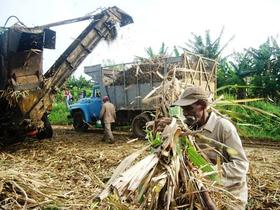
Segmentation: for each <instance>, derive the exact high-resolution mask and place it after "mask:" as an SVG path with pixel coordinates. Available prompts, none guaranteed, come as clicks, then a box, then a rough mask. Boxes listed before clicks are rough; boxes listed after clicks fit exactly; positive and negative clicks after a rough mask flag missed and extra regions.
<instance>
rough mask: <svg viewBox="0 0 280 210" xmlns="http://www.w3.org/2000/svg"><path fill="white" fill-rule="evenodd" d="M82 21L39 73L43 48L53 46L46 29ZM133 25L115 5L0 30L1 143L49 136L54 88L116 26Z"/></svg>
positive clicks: (111, 34) (113, 34)
mask: <svg viewBox="0 0 280 210" xmlns="http://www.w3.org/2000/svg"><path fill="white" fill-rule="evenodd" d="M83 20H91V22H90V23H89V25H88V26H87V27H86V28H85V29H84V30H83V31H82V33H81V34H80V35H79V36H78V37H77V38H76V39H75V40H74V41H73V42H72V43H71V45H70V46H69V47H68V48H67V49H66V50H65V51H64V52H63V53H62V55H61V56H60V57H59V58H58V59H57V60H56V61H55V63H54V64H53V65H52V66H51V67H50V68H49V69H48V71H46V73H45V74H43V67H42V60H43V48H49V49H54V48H55V35H56V34H55V31H53V30H50V29H49V28H50V27H54V26H58V25H62V24H68V23H73V22H78V21H83ZM130 23H133V19H132V17H131V16H129V15H128V14H127V13H125V12H124V11H122V10H120V9H119V8H118V7H110V8H107V9H105V10H102V11H101V12H100V13H97V14H94V15H88V16H84V17H80V18H75V19H70V20H65V21H60V22H56V23H52V24H47V25H43V26H38V27H33V28H28V27H25V26H23V25H22V24H21V25H19V24H16V25H14V26H13V27H9V28H8V27H1V28H0V91H1V92H0V140H1V141H0V143H1V144H3V143H4V142H5V143H6V142H7V143H8V142H11V141H18V140H21V139H23V138H25V137H26V136H28V135H35V136H37V138H39V139H44V138H51V137H52V135H53V132H52V127H51V125H50V123H49V120H48V113H49V112H50V110H51V106H52V103H53V100H54V96H55V94H56V93H57V90H58V89H59V88H60V87H62V85H63V84H64V82H65V81H66V80H67V78H69V77H70V76H71V74H72V73H73V72H74V71H75V70H76V69H77V68H78V66H79V65H80V64H81V63H82V61H83V60H84V59H85V58H86V57H87V56H88V55H89V54H90V53H91V52H92V50H93V49H94V48H95V47H96V46H97V44H98V43H99V42H100V41H101V40H102V39H105V40H107V41H110V40H113V39H114V38H115V37H116V34H117V33H116V32H117V31H116V25H117V24H119V25H120V27H122V26H125V25H127V24H130Z"/></svg>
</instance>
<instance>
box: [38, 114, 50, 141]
mask: <svg viewBox="0 0 280 210" xmlns="http://www.w3.org/2000/svg"><path fill="white" fill-rule="evenodd" d="M42 121H43V122H44V128H42V129H41V130H40V131H39V132H38V133H37V135H36V136H37V138H38V139H40V140H41V139H49V138H52V136H53V129H52V126H51V123H50V121H49V118H48V115H47V114H46V113H45V114H44V115H43V117H42Z"/></svg>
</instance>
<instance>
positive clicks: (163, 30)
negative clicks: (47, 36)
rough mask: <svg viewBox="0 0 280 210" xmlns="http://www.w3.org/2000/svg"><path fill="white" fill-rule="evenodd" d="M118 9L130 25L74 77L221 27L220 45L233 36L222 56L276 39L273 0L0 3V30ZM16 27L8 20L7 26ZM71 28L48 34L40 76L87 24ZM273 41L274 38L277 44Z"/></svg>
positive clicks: (276, 11)
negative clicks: (52, 44) (51, 46)
mask: <svg viewBox="0 0 280 210" xmlns="http://www.w3.org/2000/svg"><path fill="white" fill-rule="evenodd" d="M109 6H118V7H119V8H121V9H122V10H124V11H125V12H127V13H128V14H130V15H131V16H132V17H133V19H134V24H131V25H128V26H126V27H123V28H120V29H119V31H118V38H117V40H116V41H114V42H113V43H111V44H110V45H108V44H107V43H105V42H102V43H100V44H99V45H98V46H97V48H96V49H95V50H94V51H93V52H92V54H91V55H90V56H88V58H87V59H86V60H85V61H84V62H83V63H82V64H81V66H80V67H79V69H78V70H77V71H76V72H75V75H76V76H78V75H80V74H81V73H82V72H83V67H84V66H86V65H94V64H99V63H103V62H104V61H105V60H107V59H110V60H113V61H114V62H115V63H121V62H129V61H132V60H133V58H134V56H136V55H137V56H146V54H145V48H147V47H149V46H151V47H152V48H153V49H155V50H156V51H158V49H159V48H160V45H161V43H162V42H165V44H166V45H167V46H168V47H169V49H170V50H171V49H172V48H173V46H174V45H176V46H184V43H185V42H186V41H187V40H188V39H189V38H191V33H192V32H193V33H195V34H200V35H204V33H205V31H206V30H210V34H211V35H212V37H213V38H216V37H217V36H218V35H219V32H220V31H221V29H222V27H223V26H224V27H225V31H224V36H223V40H222V41H223V42H224V43H225V42H226V41H227V40H229V39H230V37H232V36H233V35H235V38H234V40H233V41H232V42H231V43H230V45H229V47H228V48H227V51H226V52H225V53H227V54H230V53H232V52H233V51H242V49H244V48H248V47H258V46H259V45H260V44H261V43H263V42H264V41H266V39H267V38H268V37H269V36H274V37H276V36H278V34H279V30H280V28H279V20H280V12H279V9H280V1H279V0H192V1H189V0H181V1H180V0H172V1H168V0H166V1H163V0H0V14H1V16H0V25H1V26H3V25H4V23H5V21H6V19H7V18H8V17H9V16H11V15H16V16H17V17H18V18H19V19H20V20H21V21H22V22H23V23H24V24H25V25H27V26H36V25H43V24H47V23H51V22H56V21H60V20H64V19H69V18H75V17H79V16H83V15H85V14H88V13H90V12H93V11H95V10H96V9H98V8H100V7H101V8H105V7H109ZM15 22H16V20H15V19H12V20H10V21H9V22H8V24H7V26H11V25H12V24H14V23H15ZM88 23H89V22H88V21H85V22H83V23H75V24H70V25H65V26H59V27H54V28H52V29H53V30H55V31H56V32H57V40H56V49H55V50H45V51H44V53H45V54H44V71H46V70H47V69H48V68H49V67H50V66H51V65H52V64H53V62H54V61H55V60H56V59H57V58H58V57H59V55H60V54H61V53H62V52H63V51H64V50H65V49H66V48H67V47H68V45H69V44H70V43H71V42H72V41H73V40H74V39H75V38H76V37H77V36H78V35H79V33H80V32H81V31H82V30H83V28H84V27H85V26H86V25H87V24H88ZM278 40H279V38H278Z"/></svg>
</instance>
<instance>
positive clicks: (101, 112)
mask: <svg viewBox="0 0 280 210" xmlns="http://www.w3.org/2000/svg"><path fill="white" fill-rule="evenodd" d="M104 113H105V106H104V104H103V105H102V108H101V111H100V115H99V119H102V118H103V116H104Z"/></svg>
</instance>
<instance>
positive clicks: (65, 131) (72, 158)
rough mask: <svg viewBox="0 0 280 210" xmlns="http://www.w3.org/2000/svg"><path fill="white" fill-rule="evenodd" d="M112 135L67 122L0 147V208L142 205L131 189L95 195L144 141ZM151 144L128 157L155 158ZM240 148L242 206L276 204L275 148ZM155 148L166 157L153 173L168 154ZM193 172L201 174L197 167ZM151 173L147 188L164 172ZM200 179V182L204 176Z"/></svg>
mask: <svg viewBox="0 0 280 210" xmlns="http://www.w3.org/2000/svg"><path fill="white" fill-rule="evenodd" d="M114 135H115V137H116V140H117V142H116V143H115V144H113V145H112V144H106V143H104V142H102V141H101V138H102V134H101V133H100V132H99V133H97V132H93V131H92V130H90V131H89V132H87V133H84V134H80V133H77V132H75V131H74V130H72V128H71V126H65V127H62V126H59V127H55V130H54V138H53V139H52V140H45V141H33V140H29V141H27V142H24V143H18V144H16V145H13V146H9V147H7V148H5V149H1V153H0V155H1V163H0V174H1V176H0V201H1V202H0V206H1V208H2V209H110V206H111V207H112V206H114V208H115V209H117V208H116V207H119V208H122V209H137V208H139V209H142V208H141V201H142V200H141V199H140V202H138V200H137V199H136V198H138V197H134V196H133V195H132V194H131V195H130V197H131V198H135V199H136V200H130V199H127V201H126V202H122V203H121V202H120V198H121V197H119V196H118V195H117V194H111V195H110V196H108V197H107V198H106V199H104V200H103V201H102V202H100V203H97V202H96V200H95V198H96V196H98V195H100V193H101V192H102V191H103V190H104V189H106V183H107V182H108V180H109V179H110V178H111V177H112V175H113V173H117V172H116V168H117V167H118V166H119V164H120V163H121V161H122V160H124V159H125V158H126V157H129V156H130V155H131V154H133V153H134V158H135V154H137V152H138V151H140V150H142V149H143V148H144V147H147V146H148V145H150V144H149V143H148V142H147V141H140V140H138V141H133V142H131V143H129V141H130V140H131V139H132V138H131V137H130V136H129V135H127V133H124V132H119V131H115V132H114ZM166 146H167V145H166ZM151 148H152V147H151ZM151 148H150V149H148V148H147V149H146V151H145V152H143V153H142V155H140V156H139V157H138V158H136V159H135V160H134V163H137V162H139V161H140V160H142V159H145V158H147V157H148V156H149V158H150V160H151V159H154V160H157V159H155V156H154V154H155V152H157V151H155V150H154V149H151ZM245 151H246V154H247V156H248V158H249V161H250V170H249V173H248V181H249V207H248V209H277V208H278V207H279V205H280V196H279V186H280V181H279V180H280V174H279V171H280V152H279V149H269V148H265V147H262V148H252V147H250V148H249V147H246V148H245ZM169 152H171V151H169ZM161 153H163V156H162V157H161V159H164V161H167V162H161V163H160V164H159V165H158V166H157V167H154V170H155V173H156V170H158V171H157V173H160V172H162V173H165V174H168V169H167V168H168V167H166V168H160V167H164V165H165V164H166V163H168V159H165V158H164V157H165V156H164V153H165V152H163V151H162V152H161ZM170 157H172V156H170ZM130 160H131V156H130ZM146 161H147V160H146ZM170 161H171V162H172V161H173V159H172V158H171V159H170ZM179 163H180V161H179ZM184 167H190V166H187V165H186V166H184ZM143 173H144V171H143ZM192 173H196V172H194V171H192ZM197 173H198V174H197V176H201V172H197ZM147 175H149V174H147ZM147 175H146V177H147ZM209 175H210V174H209ZM153 177H154V179H153V181H154V182H149V189H150V190H151V191H152V190H153V189H154V193H156V192H157V191H158V190H159V188H158V187H155V183H157V182H163V180H165V179H166V175H164V174H162V176H160V174H157V176H153ZM156 178H157V179H156ZM160 180H161V181H160ZM179 180H180V179H179ZM201 180H202V181H203V183H205V182H204V181H205V180H206V177H204V178H201ZM167 181H168V180H166V182H167ZM169 181H171V180H169ZM207 182H208V181H207ZM207 182H206V183H205V184H207ZM116 183H118V182H116ZM179 186H180V184H179ZM206 186H207V185H206ZM182 190H183V189H182ZM182 192H183V191H182ZM216 193H217V194H219V193H218V192H216ZM146 194H147V193H146ZM147 195H148V194H147ZM176 195H178V194H175V196H176ZM149 196H150V194H149ZM188 196H191V195H188ZM222 196H226V194H225V195H222ZM142 202H143V201H142ZM181 202H182V200H181Z"/></svg>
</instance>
